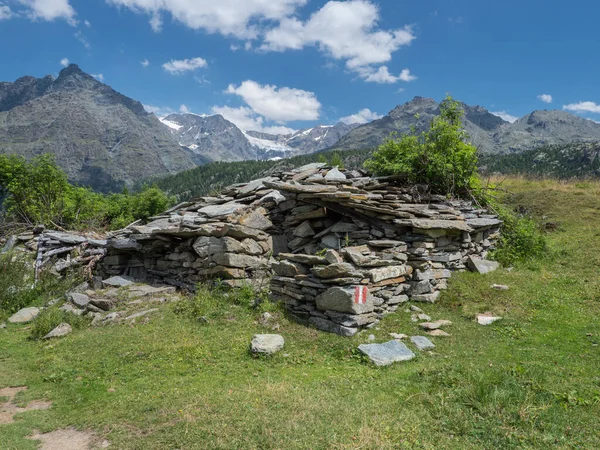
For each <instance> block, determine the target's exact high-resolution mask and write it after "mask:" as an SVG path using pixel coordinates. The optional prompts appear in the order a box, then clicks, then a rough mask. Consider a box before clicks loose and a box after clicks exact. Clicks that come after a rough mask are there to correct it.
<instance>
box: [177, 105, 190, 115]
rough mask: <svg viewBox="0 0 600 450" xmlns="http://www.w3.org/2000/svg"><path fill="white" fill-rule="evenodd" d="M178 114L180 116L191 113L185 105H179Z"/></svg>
mask: <svg viewBox="0 0 600 450" xmlns="http://www.w3.org/2000/svg"><path fill="white" fill-rule="evenodd" d="M179 112H180V113H181V114H190V113H191V112H192V111H191V110H190V108H188V107H187V106H186V105H180V106H179Z"/></svg>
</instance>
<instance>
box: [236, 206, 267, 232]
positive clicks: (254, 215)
mask: <svg viewBox="0 0 600 450" xmlns="http://www.w3.org/2000/svg"><path fill="white" fill-rule="evenodd" d="M259 210H260V211H259ZM259 210H256V211H252V212H251V213H250V214H247V215H245V216H243V217H240V219H239V222H240V224H242V225H244V226H246V227H250V228H254V229H255V230H262V231H264V230H268V229H269V228H271V227H272V226H273V222H271V221H270V220H269V219H268V218H267V217H266V216H265V214H263V213H262V211H264V209H263V208H259ZM265 213H266V211H265Z"/></svg>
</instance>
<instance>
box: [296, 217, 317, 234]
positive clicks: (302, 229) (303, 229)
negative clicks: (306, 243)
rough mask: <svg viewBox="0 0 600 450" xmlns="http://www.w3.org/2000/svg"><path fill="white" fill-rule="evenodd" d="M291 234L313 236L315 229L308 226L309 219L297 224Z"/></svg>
mask: <svg viewBox="0 0 600 450" xmlns="http://www.w3.org/2000/svg"><path fill="white" fill-rule="evenodd" d="M293 234H294V236H296V237H299V238H305V237H310V236H314V235H315V234H316V233H315V230H313V228H312V227H311V226H310V221H308V220H305V221H304V222H302V223H301V224H300V225H298V226H297V227H296V228H294V231H293Z"/></svg>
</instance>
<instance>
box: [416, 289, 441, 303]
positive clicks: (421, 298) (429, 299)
mask: <svg viewBox="0 0 600 450" xmlns="http://www.w3.org/2000/svg"><path fill="white" fill-rule="evenodd" d="M439 297H440V291H435V292H433V293H431V294H421V295H413V296H411V297H410V299H411V300H412V301H413V302H423V303H435V302H436V301H437V300H438V298H439Z"/></svg>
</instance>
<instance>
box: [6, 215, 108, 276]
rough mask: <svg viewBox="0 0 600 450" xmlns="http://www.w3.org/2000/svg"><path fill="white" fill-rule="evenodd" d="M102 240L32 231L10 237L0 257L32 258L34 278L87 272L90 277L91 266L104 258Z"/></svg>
mask: <svg viewBox="0 0 600 450" xmlns="http://www.w3.org/2000/svg"><path fill="white" fill-rule="evenodd" d="M105 247H106V240H104V239H102V238H99V236H97V235H94V236H85V235H81V234H76V233H66V232H62V231H52V230H44V228H43V227H36V228H33V229H32V230H30V231H26V232H24V233H21V234H18V235H14V236H11V237H9V238H8V239H7V241H6V242H5V244H4V246H3V248H2V249H1V250H0V253H7V252H9V251H17V252H29V253H34V254H35V255H36V263H35V269H36V277H37V275H38V274H39V273H40V272H41V271H42V270H49V271H51V272H52V273H54V274H55V275H64V274H66V273H67V272H69V271H78V270H80V269H87V271H88V275H91V273H92V271H93V269H94V267H95V264H96V263H97V262H98V261H99V260H100V259H102V258H103V257H104V255H105V254H106V248H105Z"/></svg>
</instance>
